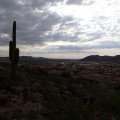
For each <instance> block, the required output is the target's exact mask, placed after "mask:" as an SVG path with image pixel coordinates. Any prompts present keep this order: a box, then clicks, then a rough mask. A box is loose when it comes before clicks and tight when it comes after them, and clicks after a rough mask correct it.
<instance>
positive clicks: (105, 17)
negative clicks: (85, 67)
mask: <svg viewBox="0 0 120 120" xmlns="http://www.w3.org/2000/svg"><path fill="white" fill-rule="evenodd" d="M13 20H16V22H17V46H18V47H19V49H20V55H21V56H22V55H25V56H27V55H29V56H35V57H49V58H83V57H85V56H88V55H118V54H120V0H0V56H8V45H9V41H10V40H11V34H12V22H13Z"/></svg>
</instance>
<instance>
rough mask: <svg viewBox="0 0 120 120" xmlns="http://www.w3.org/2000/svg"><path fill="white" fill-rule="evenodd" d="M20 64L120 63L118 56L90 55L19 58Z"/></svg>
mask: <svg viewBox="0 0 120 120" xmlns="http://www.w3.org/2000/svg"><path fill="white" fill-rule="evenodd" d="M0 61H2V62H5V61H6V62H9V58H8V57H0ZM19 61H20V62H49V61H50V62H51V61H52V62H65V61H82V62H120V55H116V56H99V55H90V56H87V57H85V58H83V59H59V58H56V59H55V58H44V57H32V56H20V58H19Z"/></svg>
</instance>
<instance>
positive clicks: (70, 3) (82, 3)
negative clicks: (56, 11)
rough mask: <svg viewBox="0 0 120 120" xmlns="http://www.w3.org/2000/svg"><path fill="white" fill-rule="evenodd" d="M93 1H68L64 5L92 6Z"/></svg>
mask: <svg viewBox="0 0 120 120" xmlns="http://www.w3.org/2000/svg"><path fill="white" fill-rule="evenodd" d="M93 3H94V1H93V0H68V1H67V2H66V4H68V5H92V4H93Z"/></svg>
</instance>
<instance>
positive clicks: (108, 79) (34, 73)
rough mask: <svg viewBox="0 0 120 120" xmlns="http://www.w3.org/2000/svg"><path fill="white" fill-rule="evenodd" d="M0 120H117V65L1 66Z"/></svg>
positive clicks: (119, 114) (119, 105)
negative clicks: (12, 72) (13, 74)
mask: <svg viewBox="0 0 120 120" xmlns="http://www.w3.org/2000/svg"><path fill="white" fill-rule="evenodd" d="M0 81H1V82H0V120H15V119H16V120H120V64H118V63H112V64H107V63H89V62H85V63H84V62H79V61H77V62H52V63H51V62H42V63H41V62H39V63H19V66H18V68H17V77H16V80H12V79H11V78H10V64H9V63H8V62H1V63H0Z"/></svg>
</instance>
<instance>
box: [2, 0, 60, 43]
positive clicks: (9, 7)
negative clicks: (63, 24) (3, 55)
mask: <svg viewBox="0 0 120 120" xmlns="http://www.w3.org/2000/svg"><path fill="white" fill-rule="evenodd" d="M57 2H60V0H57V1H50V0H45V1H44V0H29V1H25V0H21V1H16V0H9V1H8V0H1V1H0V16H1V17H0V32H1V33H4V34H9V36H11V33H12V21H13V20H16V21H17V39H18V43H19V44H42V43H43V42H44V41H45V40H44V36H43V35H44V33H46V32H47V31H50V30H51V29H52V26H53V25H55V24H57V23H59V22H60V17H59V16H58V15H57V14H52V13H50V12H49V11H48V10H47V9H45V8H46V7H47V6H50V5H52V4H55V3H57ZM3 39H6V38H5V37H4V36H3V37H2V39H1V40H0V45H2V44H3V43H4V44H6V45H7V43H8V41H9V40H10V38H9V39H8V40H6V41H5V42H4V41H3Z"/></svg>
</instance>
